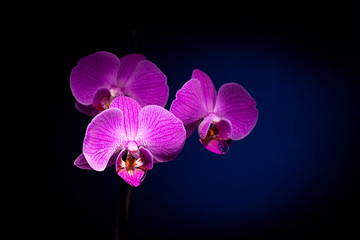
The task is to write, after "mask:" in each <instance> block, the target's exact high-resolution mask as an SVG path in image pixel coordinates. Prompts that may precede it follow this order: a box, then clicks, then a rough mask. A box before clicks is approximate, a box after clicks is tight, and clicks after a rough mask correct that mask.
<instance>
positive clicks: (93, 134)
mask: <svg viewBox="0 0 360 240" xmlns="http://www.w3.org/2000/svg"><path fill="white" fill-rule="evenodd" d="M122 119H123V113H122V112H121V110H120V109H116V108H112V109H108V110H105V111H103V112H101V113H100V114H98V115H97V116H96V117H94V118H93V119H92V121H91V123H90V124H89V125H88V127H87V130H86V135H85V139H84V144H83V153H84V156H85V158H86V159H87V162H88V163H89V165H90V167H91V168H93V169H94V170H96V171H102V170H104V169H105V168H106V166H107V164H108V162H109V160H110V157H111V156H112V155H113V154H114V153H115V152H116V151H117V150H119V149H120V148H122V147H123V146H124V144H125V141H126V139H125V138H124V133H123V128H122Z"/></svg>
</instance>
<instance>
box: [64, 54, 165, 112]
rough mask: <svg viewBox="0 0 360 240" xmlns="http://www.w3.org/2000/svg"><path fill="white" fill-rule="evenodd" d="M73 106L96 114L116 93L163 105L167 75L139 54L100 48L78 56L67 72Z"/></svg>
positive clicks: (139, 100) (147, 102)
mask: <svg viewBox="0 0 360 240" xmlns="http://www.w3.org/2000/svg"><path fill="white" fill-rule="evenodd" d="M70 87H71V91H72V93H73V95H74V97H75V99H76V101H77V102H76V104H75V106H76V108H77V109H78V110H79V111H80V112H83V113H85V114H87V115H90V116H95V115H96V114H98V113H99V112H101V111H103V110H105V109H107V108H109V106H110V103H111V101H112V100H113V99H114V98H115V97H117V96H129V97H131V98H133V99H135V100H136V101H137V102H138V103H139V104H140V106H142V107H144V106H146V105H159V106H162V107H164V106H165V104H166V102H167V100H168V96H169V87H168V86H167V84H166V76H165V75H164V74H163V73H162V72H161V71H160V69H159V68H158V67H157V66H156V65H155V64H154V63H152V62H150V61H148V60H146V58H145V57H144V56H143V55H141V54H129V55H126V56H124V57H122V58H120V59H119V58H118V57H117V56H115V55H114V54H112V53H109V52H105V51H101V52H95V53H93V54H90V55H88V56H86V57H84V58H82V59H80V60H79V62H78V64H77V65H76V66H75V67H74V68H73V69H72V72H71V75H70Z"/></svg>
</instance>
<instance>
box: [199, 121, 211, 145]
mask: <svg viewBox="0 0 360 240" xmlns="http://www.w3.org/2000/svg"><path fill="white" fill-rule="evenodd" d="M211 123H212V117H210V116H209V117H206V118H204V120H202V121H201V123H200V125H199V128H198V133H199V137H200V138H201V139H205V137H206V134H207V133H208V131H209V128H210V125H211Z"/></svg>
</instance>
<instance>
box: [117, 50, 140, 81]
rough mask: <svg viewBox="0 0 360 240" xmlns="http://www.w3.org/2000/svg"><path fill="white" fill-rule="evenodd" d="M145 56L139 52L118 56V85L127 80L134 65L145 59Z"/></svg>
mask: <svg viewBox="0 0 360 240" xmlns="http://www.w3.org/2000/svg"><path fill="white" fill-rule="evenodd" d="M145 59H146V58H145V56H144V55H142V54H139V53H133V54H128V55H126V56H124V57H122V58H120V67H119V71H118V74H117V82H118V86H119V87H122V86H124V84H125V83H126V82H127V81H128V80H129V78H130V77H131V75H132V74H133V71H134V69H135V67H136V65H137V64H138V63H139V62H140V61H142V60H145Z"/></svg>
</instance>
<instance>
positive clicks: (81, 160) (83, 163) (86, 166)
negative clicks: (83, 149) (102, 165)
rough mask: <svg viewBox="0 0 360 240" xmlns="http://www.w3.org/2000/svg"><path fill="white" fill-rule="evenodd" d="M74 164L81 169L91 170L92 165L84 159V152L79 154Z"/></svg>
mask: <svg viewBox="0 0 360 240" xmlns="http://www.w3.org/2000/svg"><path fill="white" fill-rule="evenodd" d="M74 164H75V166H77V167H78V168H81V169H85V170H93V169H92V167H90V165H89V163H88V162H87V161H86V158H85V156H84V154H80V156H78V157H77V158H76V160H75V162H74Z"/></svg>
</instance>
